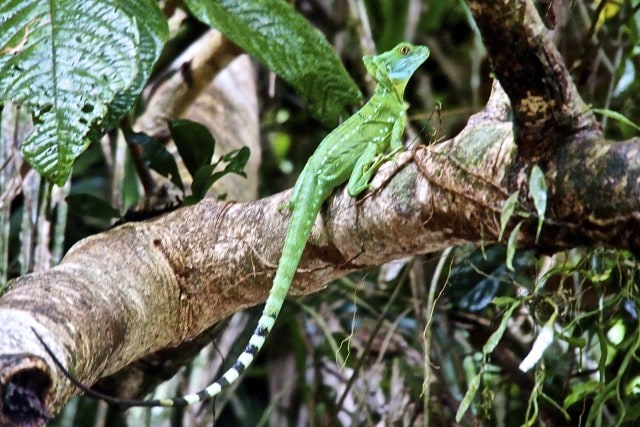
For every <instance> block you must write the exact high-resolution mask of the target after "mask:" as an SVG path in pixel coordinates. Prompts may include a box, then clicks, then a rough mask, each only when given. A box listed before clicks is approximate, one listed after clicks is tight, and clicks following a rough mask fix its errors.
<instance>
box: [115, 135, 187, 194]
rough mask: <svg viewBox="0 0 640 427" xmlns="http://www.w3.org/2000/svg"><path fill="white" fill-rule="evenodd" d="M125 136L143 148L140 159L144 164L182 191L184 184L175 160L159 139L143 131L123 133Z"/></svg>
mask: <svg viewBox="0 0 640 427" xmlns="http://www.w3.org/2000/svg"><path fill="white" fill-rule="evenodd" d="M125 137H126V139H127V142H129V144H135V145H139V146H141V147H142V149H143V150H144V151H143V153H142V160H143V161H144V163H145V165H147V166H148V167H150V168H151V169H153V170H154V171H156V172H158V173H159V174H160V175H162V176H165V177H168V178H170V179H171V182H173V183H174V184H175V185H176V186H177V187H178V188H180V189H181V190H183V191H184V184H183V183H182V179H181V178H180V173H179V172H178V165H177V164H176V160H175V159H174V158H173V156H172V155H171V153H169V152H168V151H167V149H166V147H165V146H164V145H163V144H162V143H161V142H160V141H158V140H157V139H155V138H152V137H150V136H149V135H147V134H145V133H127V134H125Z"/></svg>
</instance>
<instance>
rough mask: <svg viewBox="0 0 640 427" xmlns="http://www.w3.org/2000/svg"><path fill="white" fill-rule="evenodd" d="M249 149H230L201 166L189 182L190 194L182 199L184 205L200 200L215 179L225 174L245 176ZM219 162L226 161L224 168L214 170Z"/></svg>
mask: <svg viewBox="0 0 640 427" xmlns="http://www.w3.org/2000/svg"><path fill="white" fill-rule="evenodd" d="M249 154H250V152H249V149H248V148H247V147H242V148H240V149H239V150H234V151H230V152H229V153H227V154H225V155H224V156H222V158H221V159H220V160H218V161H217V162H216V163H214V164H212V165H205V166H202V167H201V168H200V169H198V170H197V171H196V173H195V174H193V183H192V184H191V196H189V197H187V198H186V199H185V201H184V204H185V205H191V204H194V203H197V202H199V201H200V200H202V199H203V198H204V197H205V196H206V195H207V191H209V188H211V186H212V185H213V184H215V182H216V181H218V180H219V179H220V178H222V177H223V176H225V175H228V174H230V173H235V174H237V175H240V176H243V177H246V176H247V175H246V174H245V172H244V167H245V166H246V164H247V161H248V160H249ZM220 163H226V166H225V168H224V170H222V171H220V172H215V173H214V170H215V169H216V167H217V166H218V165H219V164H220Z"/></svg>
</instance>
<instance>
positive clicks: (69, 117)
mask: <svg viewBox="0 0 640 427" xmlns="http://www.w3.org/2000/svg"><path fill="white" fill-rule="evenodd" d="M121 3H122V2H120V1H117V0H88V1H79V0H77V1H70V0H49V1H45V0H11V1H8V2H4V3H2V4H0V17H2V18H0V98H1V99H2V100H11V101H13V102H15V103H17V104H19V105H21V106H23V107H24V108H26V109H27V110H29V111H30V112H31V113H32V114H33V118H34V124H35V127H34V131H33V133H32V134H31V135H30V136H29V137H28V138H27V139H26V140H25V141H24V142H23V144H22V147H21V150H22V154H23V156H24V157H25V159H26V160H27V161H29V162H30V163H31V164H32V165H33V166H34V167H35V168H36V169H37V170H38V171H39V172H40V173H41V174H42V175H44V176H45V177H46V178H48V179H50V180H52V181H54V182H55V183H57V184H59V185H62V184H63V183H64V182H65V181H66V179H67V177H68V175H69V173H70V171H71V167H72V165H73V161H74V160H75V158H76V157H77V156H78V155H79V154H80V153H82V151H84V149H85V148H86V147H87V145H88V144H89V142H90V139H91V137H92V136H94V137H95V136H96V135H97V133H98V129H101V128H103V127H104V125H105V123H104V119H105V117H107V116H108V115H109V114H110V110H109V107H110V106H111V105H113V106H116V105H119V107H118V108H115V109H113V108H112V110H113V113H111V115H112V120H116V119H117V118H119V117H120V116H121V115H122V114H123V113H124V112H125V111H126V109H128V108H130V106H131V104H132V101H131V100H129V101H123V100H122V97H128V98H131V97H132V96H134V92H135V95H137V92H138V91H139V90H140V87H141V84H140V83H139V82H138V80H140V79H144V80H146V78H147V77H148V75H149V72H150V69H151V65H152V63H153V62H154V61H155V57H156V56H157V52H159V44H161V39H162V38H163V37H166V23H164V27H163V26H162V25H160V27H162V28H152V27H145V24H143V23H144V22H154V23H157V22H158V20H157V19H155V20H154V19H149V21H146V19H147V14H150V15H149V16H155V17H156V18H157V6H155V5H154V4H153V3H152V2H151V0H132V1H130V2H125V3H131V4H128V5H126V6H124V7H123V5H122V4H121ZM136 10H137V11H138V13H143V12H144V14H143V15H131V14H130V13H131V12H132V11H136ZM141 27H145V28H146V31H145V32H144V33H145V34H146V35H143V34H141V32H140V28H141ZM150 38H151V39H154V40H155V41H154V42H151V41H150ZM151 45H153V46H154V48H153V49H149V46H151ZM143 50H146V52H145V53H144V54H142V53H141V52H142V51H143ZM151 51H153V54H151V53H150V52H151ZM152 56H153V58H152ZM143 57H144V58H145V59H144V61H143V62H141V61H142V60H143ZM137 82H138V83H137ZM136 85H137V86H136Z"/></svg>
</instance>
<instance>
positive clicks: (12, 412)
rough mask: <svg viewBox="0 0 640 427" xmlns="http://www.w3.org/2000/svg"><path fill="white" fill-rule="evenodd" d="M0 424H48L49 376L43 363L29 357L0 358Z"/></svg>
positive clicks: (31, 356)
mask: <svg viewBox="0 0 640 427" xmlns="http://www.w3.org/2000/svg"><path fill="white" fill-rule="evenodd" d="M0 358H1V359H2V362H1V363H0V364H1V365H2V366H3V369H2V371H0V402H1V403H2V408H1V409H0V425H2V426H19V427H31V426H41V425H44V424H46V423H47V422H48V421H50V415H49V412H48V410H47V408H48V405H49V403H50V402H49V401H50V400H51V395H50V391H51V377H50V375H49V368H48V366H47V364H46V363H45V361H44V360H42V359H41V358H39V357H36V356H33V355H25V354H14V355H2V356H0Z"/></svg>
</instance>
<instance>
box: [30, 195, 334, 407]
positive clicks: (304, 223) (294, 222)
mask: <svg viewBox="0 0 640 427" xmlns="http://www.w3.org/2000/svg"><path fill="white" fill-rule="evenodd" d="M297 184H298V183H296V185H297ZM311 187H312V188H306V189H305V191H304V194H301V192H298V195H297V197H296V201H295V203H294V206H293V208H294V209H293V213H292V215H291V222H290V224H289V229H288V231H287V236H286V237H285V240H284V248H283V250H282V255H281V257H280V262H279V263H278V269H277V270H276V275H275V278H274V279H273V286H272V287H271V290H270V291H269V297H268V298H267V302H266V303H265V306H264V309H263V311H262V316H261V317H260V319H259V320H258V325H257V326H256V329H255V330H254V332H253V335H252V336H251V339H250V340H249V343H248V344H247V346H246V347H245V349H244V351H243V352H242V354H241V355H240V356H239V357H238V359H237V360H236V361H235V363H234V364H233V366H232V367H231V368H229V370H227V371H226V372H225V373H224V374H223V375H222V376H221V377H220V378H219V379H217V380H216V381H215V382H213V383H211V384H210V385H209V386H207V387H206V388H204V389H202V390H200V391H199V392H197V393H192V394H187V395H184V396H180V397H173V398H168V399H152V400H137V399H119V398H116V397H112V396H109V395H106V394H103V393H100V392H97V391H95V390H92V389H91V388H89V387H87V386H86V385H84V384H82V383H81V382H80V381H78V380H77V379H75V378H74V377H73V375H71V373H69V371H67V369H66V368H65V367H64V366H63V365H62V363H60V361H59V360H58V359H57V358H56V357H55V355H54V353H53V351H51V349H50V348H49V347H48V346H47V344H46V343H45V342H44V340H43V339H42V338H41V337H40V336H39V335H38V334H37V332H36V331H35V330H34V331H33V332H34V333H35V334H36V336H37V338H38V339H39V340H40V342H41V343H42V345H43V346H44V348H45V350H46V351H47V353H49V356H51V358H52V359H53V361H54V363H55V364H56V365H57V367H58V369H60V370H61V371H62V372H63V373H64V375H65V376H66V377H67V378H68V379H69V380H70V381H71V382H72V383H73V384H74V385H75V386H76V387H78V388H79V389H80V390H82V391H83V392H84V393H85V394H86V395H87V396H89V397H93V398H96V399H100V400H103V401H105V402H108V403H111V404H114V405H120V406H124V407H133V406H141V407H157V406H162V407H182V406H187V405H191V404H193V403H198V402H202V401H204V400H207V399H210V398H212V397H214V396H216V395H218V394H219V393H220V392H221V391H222V390H224V389H225V388H227V387H228V386H229V385H230V384H231V383H233V382H234V381H236V380H237V379H238V377H240V375H241V374H242V373H243V372H244V371H245V370H246V369H247V368H248V367H249V365H251V363H252V362H253V359H254V358H255V356H256V354H257V353H258V352H259V351H260V349H261V348H262V346H263V345H264V342H265V340H266V337H267V335H269V332H271V329H272V328H273V325H274V323H275V321H276V318H277V317H278V313H280V309H281V308H282V304H283V303H284V299H285V298H286V296H287V293H288V292H289V287H290V286H291V282H292V281H293V276H294V275H295V272H296V269H297V268H298V263H299V262H300V258H301V257H302V252H303V251H304V248H305V246H306V245H307V240H308V239H309V235H310V234H311V229H312V228H313V223H314V222H315V219H316V216H318V212H319V211H320V207H321V206H322V203H323V202H324V200H325V199H326V198H327V197H328V195H329V194H331V189H327V191H318V189H317V188H316V185H311ZM306 190H309V191H306Z"/></svg>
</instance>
